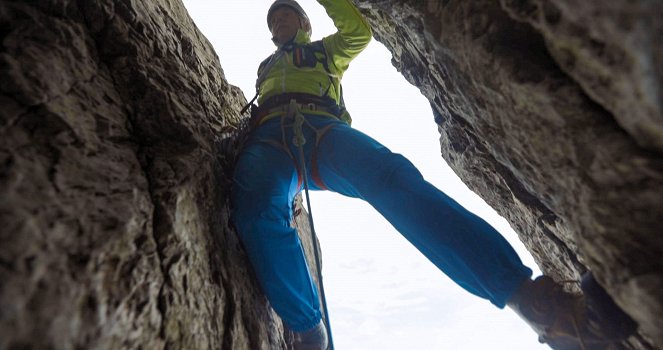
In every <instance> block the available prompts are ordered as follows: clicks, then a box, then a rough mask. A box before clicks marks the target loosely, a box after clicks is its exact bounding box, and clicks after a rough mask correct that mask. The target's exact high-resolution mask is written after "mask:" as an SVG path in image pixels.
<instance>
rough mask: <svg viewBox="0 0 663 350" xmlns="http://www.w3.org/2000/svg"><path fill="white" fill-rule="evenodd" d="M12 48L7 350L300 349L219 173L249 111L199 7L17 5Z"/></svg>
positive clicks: (4, 260)
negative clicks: (251, 254) (195, 16)
mask: <svg viewBox="0 0 663 350" xmlns="http://www.w3.org/2000/svg"><path fill="white" fill-rule="evenodd" d="M0 42H1V43H2V44H1V45H0V104H1V107H0V116H1V118H0V222H1V225H2V227H1V229H0V230H1V234H0V242H2V243H1V244H0V247H1V248H0V306H1V309H0V349H18V348H43V349H45V348H57V349H72V348H81V349H128V348H132V349H135V348H144V349H159V348H175V349H207V348H210V349H221V348H223V349H249V348H250V349H261V348H262V349H267V348H274V347H285V346H286V343H287V341H288V336H287V334H285V332H284V331H283V327H282V325H281V322H280V320H279V319H278V317H276V316H275V314H274V313H273V312H272V311H271V308H269V305H268V303H267V301H266V299H265V298H264V296H263V295H262V292H261V291H260V289H259V288H258V287H257V285H256V281H255V278H254V277H253V272H252V270H251V268H250V266H249V264H248V261H247V260H246V257H245V256H244V253H243V251H242V249H241V246H240V243H239V241H238V240H237V237H236V235H235V233H234V231H233V230H232V228H231V227H230V225H229V223H228V217H229V210H228V200H227V199H228V198H227V197H228V188H229V187H228V185H229V182H228V180H229V169H228V168H227V167H224V166H223V165H224V164H228V161H225V160H224V159H223V157H224V156H227V155H223V154H222V155H219V157H220V159H217V154H218V152H217V151H216V146H215V144H216V143H217V141H219V140H220V139H221V138H223V137H225V136H226V135H225V133H226V132H228V131H231V130H232V129H233V125H236V124H237V122H238V120H239V116H238V111H239V109H240V108H241V105H242V104H243V103H245V99H244V96H242V94H241V92H240V91H239V89H237V88H235V87H233V86H230V85H229V84H228V83H227V82H226V81H225V78H224V76H223V71H222V70H221V66H220V64H219V62H218V58H217V56H216V54H215V53H214V52H213V50H212V48H211V45H210V44H209V43H208V42H207V40H206V39H205V38H204V37H203V35H202V34H201V33H200V32H199V31H198V30H197V29H196V27H195V25H194V24H193V23H192V21H191V19H190V18H189V16H188V15H187V12H186V10H185V9H184V7H183V5H182V4H181V3H180V2H179V1H169V0H162V1H129V0H127V1H111V0H107V1H88V0H85V1H78V2H76V1H65V0H53V1H18V2H8V1H2V2H0ZM305 237H307V236H305ZM304 242H305V244H306V245H307V247H308V243H309V242H310V240H306V239H305V241H304Z"/></svg>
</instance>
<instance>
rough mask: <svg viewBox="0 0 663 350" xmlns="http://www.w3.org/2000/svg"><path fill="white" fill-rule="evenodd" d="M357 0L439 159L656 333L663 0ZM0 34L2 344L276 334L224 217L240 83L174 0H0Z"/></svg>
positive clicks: (114, 343) (245, 344) (555, 263)
mask: <svg viewBox="0 0 663 350" xmlns="http://www.w3.org/2000/svg"><path fill="white" fill-rule="evenodd" d="M356 2H357V4H358V5H359V6H360V7H361V8H362V11H364V13H365V14H366V16H367V18H368V19H369V21H370V22H371V23H372V24H373V26H374V29H375V34H376V38H377V39H378V40H380V41H381V42H383V43H384V44H385V45H387V47H388V48H389V49H390V50H391V51H392V53H393V55H394V60H393V62H394V64H395V65H396V67H397V68H398V69H399V70H401V71H402V72H403V74H404V76H405V77H406V78H407V79H408V80H409V81H410V82H411V83H413V84H415V85H416V86H419V87H420V88H421V91H422V93H423V94H424V95H426V96H427V97H428V98H429V99H430V101H431V106H432V109H433V114H434V115H435V118H436V121H437V123H438V127H439V129H440V131H441V145H442V147H441V149H442V154H443V156H444V158H445V160H446V161H447V162H448V163H449V164H450V165H451V166H452V167H453V168H454V169H455V170H456V172H457V173H458V174H459V175H460V176H461V178H463V179H464V181H465V182H466V183H467V184H468V185H469V186H470V187H471V188H472V189H473V190H474V191H476V192H477V193H479V194H480V195H481V196H482V197H483V198H484V199H486V200H487V201H488V202H489V203H490V204H491V205H492V206H493V207H494V208H496V209H497V210H498V211H499V212H500V213H501V214H502V215H504V216H505V217H506V218H507V219H508V220H509V221H510V222H511V224H512V225H513V227H514V228H515V229H516V231H517V232H518V233H519V234H520V236H521V239H522V240H523V241H524V242H525V243H526V245H527V246H528V247H529V249H530V250H531V251H532V253H533V254H534V256H535V258H536V259H537V261H538V262H539V264H540V266H541V267H542V269H543V270H544V271H545V272H546V273H549V274H551V275H553V276H555V277H557V278H559V279H577V278H578V277H579V276H580V274H581V273H583V272H584V271H586V270H588V269H589V270H592V271H593V272H594V273H595V275H596V276H597V277H598V278H599V280H600V282H601V283H602V284H603V285H604V286H605V287H606V289H607V290H608V292H609V293H610V294H611V295H612V296H613V297H614V298H615V300H616V301H617V302H618V304H619V305H620V306H621V307H622V308H623V309H624V310H625V311H626V312H627V313H629V314H630V315H631V316H632V317H633V318H634V319H636V321H637V322H638V323H639V326H640V331H641V334H642V335H641V336H639V337H633V338H632V339H630V340H629V341H628V342H627V343H625V344H622V346H623V348H626V349H648V348H652V347H656V346H658V347H661V346H662V345H661V344H663V332H661V330H662V329H663V322H662V321H661V318H660V316H661V315H663V260H661V256H663V255H662V253H663V238H661V229H660V227H661V224H662V221H663V220H662V219H663V216H662V215H661V212H662V209H663V195H662V194H663V186H662V185H663V157H662V154H661V153H662V152H663V136H662V135H663V121H662V118H663V117H662V113H661V110H662V109H663V108H662V107H661V78H662V75H663V73H662V69H661V64H660V62H661V52H662V49H661V47H662V45H663V43H662V42H661V41H660V40H657V39H658V38H660V37H663V36H662V35H661V34H663V33H662V24H661V21H660V18H662V16H661V15H662V13H661V11H662V10H661V9H663V7H661V6H660V4H659V3H657V2H655V1H635V2H634V1H626V0H618V1H612V2H609V3H605V2H599V1H585V2H582V3H576V2H572V1H568V0H545V1H544V0H522V1H513V0H501V1H500V2H495V1H488V0H479V1H460V0H445V1H433V0H428V1H423V0H410V1H403V0H390V1H387V0H356ZM0 42H1V43H2V44H1V45H0V106H1V108H0V226H1V229H0V242H1V247H0V349H14V348H56V349H60V348H62V349H69V348H99V349H119V348H150V349H153V348H155V349H160V348H176V349H180V348H182V349H184V348H186V349H199V348H216V349H218V348H223V349H261V348H262V349H271V348H286V347H288V343H289V341H290V339H289V335H288V334H287V332H284V330H283V326H282V324H281V323H280V321H279V320H278V317H276V316H275V315H274V313H273V312H272V311H271V309H270V308H269V305H268V303H267V301H266V300H265V298H264V297H263V296H262V294H261V292H260V290H259V288H258V287H257V286H256V282H255V278H254V277H253V275H252V272H251V269H250V267H249V266H248V262H247V260H246V257H245V256H244V254H243V252H242V249H241V246H240V243H239V242H238V240H237V237H236V235H235V234H234V231H233V229H232V227H231V225H230V224H229V220H228V216H229V210H228V199H227V197H228V190H229V182H228V175H229V171H230V166H231V164H232V161H231V159H230V158H229V156H230V154H228V153H227V152H226V151H222V152H219V151H218V150H219V149H218V148H217V145H218V144H219V143H221V141H222V139H223V138H226V137H228V135H229V134H232V132H233V130H235V128H236V126H237V125H238V123H239V121H240V117H239V116H238V112H237V111H238V110H239V107H240V106H241V104H242V103H244V102H245V99H244V97H243V96H242V95H241V93H240V92H239V90H238V89H236V88H234V87H232V86H230V85H229V84H228V83H227V82H226V81H225V79H224V76H223V71H222V69H221V67H220V64H219V62H218V58H217V56H216V55H215V54H214V52H213V51H212V49H211V46H210V45H209V43H208V42H207V40H206V39H205V38H204V37H203V36H202V35H201V34H200V32H199V31H198V30H197V29H196V27H195V25H194V24H193V23H192V22H191V19H190V18H189V17H188V15H187V14H186V11H185V9H184V7H183V6H182V4H181V3H180V2H179V1H177V0H152V1H143V2H139V1H133V0H81V1H74V0H33V1H2V2H0ZM224 150H225V149H224ZM303 218H304V216H299V217H298V218H297V223H296V224H297V225H298V227H300V228H301V229H302V231H306V230H305V222H304V221H303ZM307 237H308V235H307V234H302V239H303V240H305V245H306V246H307V247H308V252H310V251H311V250H310V249H311V248H310V240H307Z"/></svg>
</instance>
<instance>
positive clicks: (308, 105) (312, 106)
mask: <svg viewBox="0 0 663 350" xmlns="http://www.w3.org/2000/svg"><path fill="white" fill-rule="evenodd" d="M302 109H308V110H311V111H317V110H318V105H317V104H315V103H312V102H309V103H306V104H304V105H303V106H302Z"/></svg>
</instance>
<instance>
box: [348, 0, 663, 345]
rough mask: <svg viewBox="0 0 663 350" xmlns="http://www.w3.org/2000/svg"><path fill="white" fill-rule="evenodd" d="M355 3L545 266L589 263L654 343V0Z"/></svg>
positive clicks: (574, 270) (657, 123)
mask: <svg viewBox="0 0 663 350" xmlns="http://www.w3.org/2000/svg"><path fill="white" fill-rule="evenodd" d="M356 3H357V4H358V5H359V6H360V7H361V8H362V11H363V12H364V14H365V15H366V17H367V18H368V19H369V21H370V22H371V24H372V25H373V28H374V32H375V37H376V38H377V39H378V40H379V41H380V42H382V43H383V44H385V45H386V46H387V48H388V49H389V50H390V51H391V52H392V53H393V60H392V62H393V64H394V65H395V66H396V68H397V69H398V70H399V71H401V72H402V73H403V75H404V76H405V77H406V79H407V80H408V81H409V82H410V83H412V84H413V85H415V86H417V87H419V88H420V90H421V92H422V94H424V95H425V96H426V97H427V98H428V99H429V100H430V101H431V107H432V109H433V113H434V115H435V120H436V122H437V124H438V128H439V130H440V132H441V137H440V141H441V150H442V155H443V157H444V159H445V160H446V162H447V163H448V164H449V165H450V166H451V167H452V168H453V169H454V170H455V171H456V173H457V174H458V175H459V176H460V177H461V179H463V181H464V182H465V183H466V184H467V185H468V186H469V187H470V188H471V189H472V190H473V191H475V192H476V193H478V194H479V195H480V196H481V197H483V198H484V199H485V200H486V201H487V202H488V203H489V204H490V205H491V206H492V207H493V208H495V209H496V210H497V211H498V212H499V213H500V214H501V215H502V216H504V217H505V218H506V219H507V220H508V221H509V222H510V223H511V225H512V226H513V227H514V229H515V230H516V231H517V232H518V234H519V236H520V238H521V240H522V241H523V242H525V244H526V246H527V247H528V249H529V250H530V251H531V252H532V254H533V255H534V257H535V259H536V261H537V262H538V264H539V265H540V267H541V268H542V270H543V271H544V272H545V273H546V274H549V275H552V276H554V277H555V278H557V279H558V280H578V279H579V277H580V275H581V274H582V273H584V272H585V271H587V270H591V271H592V272H593V273H594V274H595V276H597V279H598V280H599V282H600V283H601V284H602V285H603V286H604V287H605V288H606V289H607V291H608V292H609V294H610V295H611V296H612V297H613V298H614V299H615V301H616V302H617V303H618V305H619V306H620V307H621V308H622V309H623V310H624V311H626V312H627V313H628V314H629V315H630V316H632V317H633V318H634V319H635V320H636V321H637V322H638V324H639V329H640V332H641V335H642V336H640V337H633V339H629V341H628V342H627V344H623V346H624V347H625V348H648V347H649V346H653V344H656V345H657V346H658V347H661V346H663V331H662V330H663V322H662V321H661V315H662V312H663V288H662V287H663V260H662V259H661V257H662V256H663V238H662V236H661V232H662V231H661V227H663V215H661V213H662V212H663V157H662V153H663V149H662V148H661V144H662V142H663V137H662V135H663V134H662V131H663V114H662V113H661V112H662V108H661V100H662V99H661V91H662V89H661V79H662V74H661V64H660V62H661V52H662V48H663V41H661V40H660V39H659V38H660V37H661V36H662V35H661V34H662V32H663V30H662V28H663V24H662V22H661V20H660V18H662V17H661V16H662V15H663V12H662V11H663V10H662V7H661V3H660V2H657V1H611V2H609V3H606V2H599V1H585V2H581V3H578V2H572V1H564V0H547V1H536V0H533V1H529V0H528V1H509V0H502V1H500V2H495V1H454V0H447V1H432V0H431V1H423V0H421V1H415V0H412V1H379V0H375V1H374V0H357V1H356Z"/></svg>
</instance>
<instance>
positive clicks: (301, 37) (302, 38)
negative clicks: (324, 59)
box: [272, 28, 311, 50]
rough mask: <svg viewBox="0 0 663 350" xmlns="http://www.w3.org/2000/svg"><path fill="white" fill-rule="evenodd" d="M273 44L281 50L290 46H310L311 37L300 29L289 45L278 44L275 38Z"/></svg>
mask: <svg viewBox="0 0 663 350" xmlns="http://www.w3.org/2000/svg"><path fill="white" fill-rule="evenodd" d="M272 42H273V43H274V45H276V47H277V48H278V49H279V50H280V49H281V48H283V47H287V46H288V45H291V44H299V45H302V44H308V43H310V42H311V36H310V35H309V34H308V33H307V32H305V31H303V30H302V29H301V28H300V29H298V30H297V34H295V37H294V38H292V40H290V41H288V42H287V43H285V44H281V43H278V42H276V41H275V40H274V39H273V38H272Z"/></svg>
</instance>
